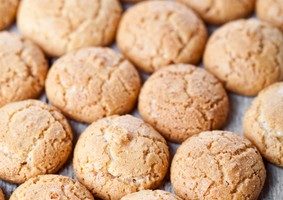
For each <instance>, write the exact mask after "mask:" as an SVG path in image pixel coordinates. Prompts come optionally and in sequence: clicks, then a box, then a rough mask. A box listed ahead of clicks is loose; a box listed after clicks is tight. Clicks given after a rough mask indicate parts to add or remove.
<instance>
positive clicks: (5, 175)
mask: <svg viewBox="0 0 283 200" xmlns="http://www.w3.org/2000/svg"><path fill="white" fill-rule="evenodd" d="M0 147H1V148H0V179H3V180H6V181H9V182H13V183H22V182H24V181H26V180H28V179H29V178H31V177H34V176H36V175H40V174H47V173H55V172H57V171H58V170H59V169H60V168H61V166H62V165H63V164H64V163H65V161H66V160H67V158H68V156H69V154H70V153H71V150H72V131H71V128H70V126H69V124H68V122H67V120H66V119H65V117H64V116H63V115H62V114H61V113H60V112H58V111H57V109H55V108H54V107H52V106H49V105H47V104H45V103H43V102H41V101H37V100H26V101H20V102H16V103H10V104H7V105H6V106H4V107H2V108H1V109H0Z"/></svg>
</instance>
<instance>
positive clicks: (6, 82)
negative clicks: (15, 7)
mask: <svg viewBox="0 0 283 200" xmlns="http://www.w3.org/2000/svg"><path fill="white" fill-rule="evenodd" d="M47 70H48V65H47V61H46V60H45V58H44V55H43V53H42V51H41V50H40V49H39V48H38V47H37V46H36V45H34V44H33V43H32V42H31V41H29V40H27V39H24V38H22V37H21V36H18V35H16V34H15V33H9V32H6V31H4V32H0V107H1V106H3V105H5V104H7V103H10V102H13V101H19V100H24V99H30V98H36V97H38V96H39V94H40V93H41V91H42V89H43V87H44V81H45V77H46V74H47Z"/></svg>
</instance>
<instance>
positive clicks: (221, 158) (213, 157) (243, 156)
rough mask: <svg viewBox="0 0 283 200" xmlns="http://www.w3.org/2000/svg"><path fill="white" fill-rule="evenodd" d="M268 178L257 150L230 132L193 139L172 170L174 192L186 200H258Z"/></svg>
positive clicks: (205, 134)
mask: <svg viewBox="0 0 283 200" xmlns="http://www.w3.org/2000/svg"><path fill="white" fill-rule="evenodd" d="M265 177H266V172H265V167H264V164H263V161H262V158H261V156H260V154H259V153H258V151H257V149H256V148H255V147H254V146H253V145H252V143H251V142H249V141H248V140H247V139H244V138H241V137H240V136H238V135H237V134H233V133H231V132H227V131H211V132H202V133H201V134H199V135H197V136H193V137H190V138H189V139H188V140H186V141H185V142H184V143H183V144H182V145H181V146H180V147H179V149H178V150H177V153H176V154H175V156H174V158H173V161H172V166H171V182H172V185H173V189H174V191H175V193H176V194H177V195H178V196H179V197H181V198H183V199H184V200H191V199H203V200H205V199H207V200H210V199H225V200H232V199H233V200H234V199H246V200H256V199H257V197H258V196H259V194H260V191H261V189H262V187H263V185H264V181H265Z"/></svg>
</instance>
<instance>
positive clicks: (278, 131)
mask: <svg viewBox="0 0 283 200" xmlns="http://www.w3.org/2000/svg"><path fill="white" fill-rule="evenodd" d="M282 113H283V82H281V83H275V84H273V85H271V86H269V87H267V88H266V89H265V90H263V91H262V92H260V93H259V95H258V96H257V97H256V99H255V100H254V101H253V103H252V105H251V107H250V108H249V110H248V111H247V112H246V114H245V117H244V120H243V123H244V132H245V136H246V137H247V138H248V139H249V140H250V141H251V142H252V143H254V145H255V146H256V147H257V148H258V149H259V151H260V153H261V154H262V155H263V157H265V158H266V159H267V160H268V161H270V162H272V163H274V164H276V165H279V166H281V167H283V149H282V146H283V115H282Z"/></svg>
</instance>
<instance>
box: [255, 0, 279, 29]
mask: <svg viewBox="0 0 283 200" xmlns="http://www.w3.org/2000/svg"><path fill="white" fill-rule="evenodd" d="M256 15H257V17H258V18H260V19H261V20H264V21H267V22H269V23H271V24H273V25H274V26H277V27H278V28H280V29H281V31H283V1H282V0H257V3H256Z"/></svg>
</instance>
